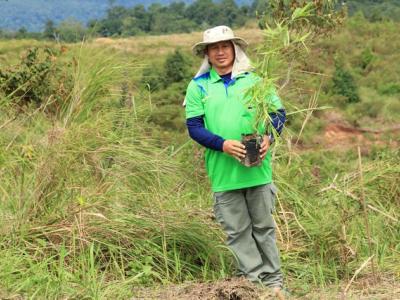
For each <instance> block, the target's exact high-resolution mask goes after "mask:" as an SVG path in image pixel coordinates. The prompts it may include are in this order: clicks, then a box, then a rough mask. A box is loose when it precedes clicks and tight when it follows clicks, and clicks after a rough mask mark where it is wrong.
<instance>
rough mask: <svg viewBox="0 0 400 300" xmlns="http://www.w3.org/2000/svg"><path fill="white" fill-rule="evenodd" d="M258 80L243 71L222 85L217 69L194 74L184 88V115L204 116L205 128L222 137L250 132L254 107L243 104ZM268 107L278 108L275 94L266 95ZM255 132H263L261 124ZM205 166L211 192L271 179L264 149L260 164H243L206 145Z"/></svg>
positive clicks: (262, 182) (261, 182)
mask: <svg viewBox="0 0 400 300" xmlns="http://www.w3.org/2000/svg"><path fill="white" fill-rule="evenodd" d="M258 80H260V78H259V77H257V75H256V74H254V73H252V72H246V73H242V74H240V75H238V76H237V77H236V78H234V79H233V80H232V81H231V82H230V84H229V85H228V86H227V87H225V85H224V82H223V80H222V79H221V78H220V76H219V75H218V73H217V72H216V71H215V70H214V69H211V70H210V72H209V73H206V74H204V75H202V76H199V77H197V78H194V79H193V80H192V81H191V82H190V83H189V86H188V88H187V91H186V97H185V99H186V118H187V119H188V118H193V117H198V116H204V124H205V127H206V129H207V130H209V131H210V132H212V133H213V134H216V135H219V136H221V137H222V138H224V139H225V140H238V141H240V139H241V134H242V133H245V134H248V133H252V132H253V131H254V130H253V124H254V114H255V112H254V110H253V109H252V108H251V107H248V105H247V104H246V103H247V101H248V100H249V99H248V98H249V97H250V96H249V95H248V93H246V92H247V91H248V90H249V88H251V87H252V86H253V85H254V84H255V83H256V82H257V81H258ZM266 101H269V102H270V105H269V107H270V108H271V111H275V110H277V109H280V108H282V103H281V101H280V99H279V98H278V96H276V95H274V96H273V97H269V99H268V100H267V99H266ZM259 132H265V128H264V126H262V128H259ZM205 160H206V170H207V174H208V177H209V178H210V181H211V186H212V190H213V191H214V192H222V191H229V190H235V189H240V188H247V187H252V186H257V185H261V184H266V183H270V182H271V181H272V170H271V154H270V152H268V153H267V155H266V157H265V159H264V161H263V163H262V165H260V166H257V167H251V168H249V167H246V166H244V165H242V164H241V163H240V162H239V161H237V160H236V159H235V158H233V157H232V156H230V155H228V154H226V153H224V152H220V151H216V150H212V149H208V148H207V149H206V153H205Z"/></svg>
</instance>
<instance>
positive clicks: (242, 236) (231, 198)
mask: <svg viewBox="0 0 400 300" xmlns="http://www.w3.org/2000/svg"><path fill="white" fill-rule="evenodd" d="M276 191H277V190H276V187H275V185H274V184H272V183H271V184H265V185H260V186H255V187H250V188H245V189H238V190H232V191H226V192H216V193H214V213H215V217H216V219H217V221H218V222H219V223H220V224H221V225H222V228H223V229H224V231H225V233H226V234H227V241H226V243H227V245H228V247H229V248H230V249H231V251H232V252H233V254H234V255H235V257H236V259H237V262H238V271H239V275H244V276H246V277H247V278H248V279H249V280H250V281H252V282H261V283H262V284H264V285H266V286H268V287H275V286H280V287H282V285H283V276H282V273H281V271H280V261H279V251H278V248H277V246H276V238H275V222H274V220H273V218H272V212H273V211H274V209H275V194H276Z"/></svg>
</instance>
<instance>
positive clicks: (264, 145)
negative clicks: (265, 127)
mask: <svg viewBox="0 0 400 300" xmlns="http://www.w3.org/2000/svg"><path fill="white" fill-rule="evenodd" d="M268 148H269V136H268V135H264V136H263V142H262V143H261V149H260V156H261V159H264V158H265V155H266V154H267V151H268Z"/></svg>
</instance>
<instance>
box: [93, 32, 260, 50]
mask: <svg viewBox="0 0 400 300" xmlns="http://www.w3.org/2000/svg"><path fill="white" fill-rule="evenodd" d="M235 34H236V35H237V36H240V37H243V38H244V39H246V40H247V41H248V42H249V44H250V46H255V45H257V44H258V43H260V42H261V40H262V31H261V30H260V29H258V28H257V27H256V26H254V25H252V26H249V27H245V28H241V29H238V30H235ZM201 40H202V32H191V33H181V34H170V35H153V36H137V37H129V38H116V39H112V38H97V39H94V40H92V41H91V42H90V45H91V46H93V47H101V48H102V47H109V48H111V49H115V50H119V51H124V52H128V53H129V54H132V55H137V56H140V57H154V56H155V55H164V54H166V53H169V52H172V51H174V50H175V48H177V47H181V48H182V49H184V50H187V51H190V49H191V46H192V45H193V44H195V43H197V42H199V41H201Z"/></svg>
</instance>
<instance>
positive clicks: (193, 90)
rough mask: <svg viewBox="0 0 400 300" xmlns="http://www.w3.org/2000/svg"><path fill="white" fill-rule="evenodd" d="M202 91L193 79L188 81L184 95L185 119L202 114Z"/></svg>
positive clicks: (203, 95)
mask: <svg viewBox="0 0 400 300" xmlns="http://www.w3.org/2000/svg"><path fill="white" fill-rule="evenodd" d="M204 97H205V94H204V91H203V89H202V88H201V86H200V85H199V84H198V83H196V82H195V81H194V80H192V81H190V83H189V85H188V87H187V90H186V96H185V104H186V106H185V112H186V119H189V118H193V117H198V116H203V115H204V113H205V112H204V103H203V98H204Z"/></svg>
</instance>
